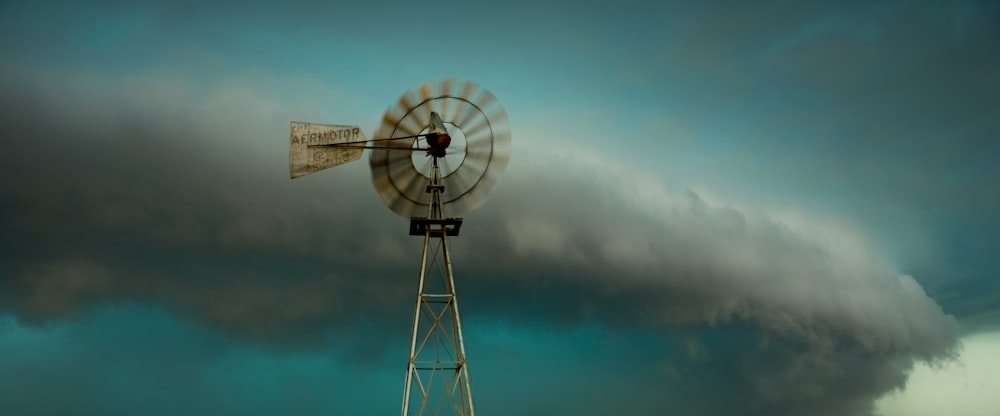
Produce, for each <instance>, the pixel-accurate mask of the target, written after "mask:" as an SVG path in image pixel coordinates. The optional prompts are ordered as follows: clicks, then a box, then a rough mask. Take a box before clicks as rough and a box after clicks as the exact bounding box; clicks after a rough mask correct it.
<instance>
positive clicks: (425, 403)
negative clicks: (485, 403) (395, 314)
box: [402, 158, 475, 416]
mask: <svg viewBox="0 0 1000 416" xmlns="http://www.w3.org/2000/svg"><path fill="white" fill-rule="evenodd" d="M443 191H444V186H443V185H442V184H441V178H440V170H439V168H438V162H437V158H435V160H434V166H433V173H432V177H431V182H430V184H429V185H428V186H427V192H428V193H430V194H431V204H430V207H429V210H428V211H429V212H428V215H427V217H414V218H411V219H410V235H417V236H421V235H422V236H423V237H424V246H423V254H422V255H421V258H420V279H419V282H418V284H417V300H416V310H415V311H414V316H413V335H412V337H411V339H410V359H409V363H408V364H407V370H406V385H405V387H404V390H403V413H402V414H403V416H408V415H438V414H441V411H442V410H443V409H451V411H448V412H446V414H452V412H453V414H455V415H468V416H472V415H474V414H475V411H474V408H473V405H472V394H471V392H470V390H469V367H468V365H466V360H465V341H464V339H463V338H462V322H461V319H460V317H459V313H458V297H457V295H456V292H455V278H454V274H453V273H452V267H451V253H450V252H449V247H448V237H454V236H458V231H459V229H460V228H461V226H462V219H461V218H444V217H443V212H442V206H441V193H442V192H443ZM438 278H439V279H438Z"/></svg>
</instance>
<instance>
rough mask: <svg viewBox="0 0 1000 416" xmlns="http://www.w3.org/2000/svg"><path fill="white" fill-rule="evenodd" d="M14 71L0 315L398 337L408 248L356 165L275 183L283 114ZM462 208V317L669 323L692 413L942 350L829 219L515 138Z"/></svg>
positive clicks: (804, 408)
mask: <svg viewBox="0 0 1000 416" xmlns="http://www.w3.org/2000/svg"><path fill="white" fill-rule="evenodd" d="M34 80H35V78H32V77H24V76H23V75H22V76H17V75H12V76H10V77H5V79H4V83H3V91H4V94H3V99H2V104H0V109H3V110H4V111H3V114H4V120H3V122H2V123H0V125H2V126H3V132H2V136H3V137H4V138H5V140H4V149H3V150H4V151H3V153H2V156H0V161H2V164H0V166H2V170H0V193H2V195H4V198H3V205H2V208H0V209H2V215H0V221H2V222H0V231H2V235H3V237H2V240H0V247H2V251H0V252H2V254H0V256H2V257H0V260H2V262H0V264H3V270H2V272H3V275H4V279H3V280H2V281H0V310H2V311H4V312H7V313H12V314H14V315H15V316H17V317H18V318H19V319H21V320H23V321H24V322H28V323H41V322H47V321H52V320H65V319H72V317H73V316H74V315H75V314H78V313H80V312H81V311H84V310H86V309H87V308H88V307H89V305H93V304H95V303H105V302H139V303H154V304H157V305H160V306H162V307H165V308H167V309H168V310H171V311H174V312H176V313H179V314H181V315H183V316H186V317H188V318H189V319H191V320H193V321H196V322H201V323H204V324H206V325H210V326H213V327H215V328H220V329H222V330H223V331H226V332H227V333H229V334H231V335H233V336H235V337H237V338H239V339H246V340H255V341H256V342H259V343H261V345H270V346H275V347H280V348H294V349H299V348H312V349H317V348H329V347H330V346H331V345H336V346H337V347H336V348H347V349H350V348H351V347H349V345H351V344H352V342H357V343H359V344H360V345H363V347H362V348H360V349H359V350H357V351H353V352H351V351H349V352H351V353H352V354H355V355H358V356H364V357H367V358H368V359H380V357H381V354H380V353H379V345H384V342H385V339H386V338H384V337H392V336H394V335H389V334H398V333H404V332H405V327H406V323H407V321H408V317H407V314H408V312H407V311H408V309H409V307H407V306H406V305H407V304H408V303H409V301H408V299H410V296H412V294H411V293H410V289H411V288H412V284H413V282H412V280H413V276H412V275H413V273H414V266H415V260H416V259H415V254H416V253H417V244H418V243H419V242H418V241H416V240H415V239H413V238H410V237H407V236H404V235H402V234H403V233H402V231H403V230H404V229H405V221H404V220H402V219H399V218H397V217H395V216H393V215H392V214H391V213H389V211H388V210H387V209H385V208H384V207H382V206H381V205H380V204H379V203H378V201H377V198H376V197H375V195H374V192H372V191H371V190H369V189H367V188H368V183H367V182H368V180H367V177H366V174H365V172H364V167H363V166H351V167H345V168H343V169H338V170H335V171H330V172H324V173H323V174H322V175H315V176H312V177H307V178H305V179H302V180H297V181H294V182H293V181H290V180H288V179H286V178H287V171H286V170H285V166H284V162H285V157H286V153H285V152H286V149H285V139H284V134H286V131H287V125H286V123H287V120H286V118H288V115H286V114H281V113H280V112H273V113H268V112H267V111H261V110H260V108H265V109H266V108H269V107H268V102H267V100H266V99H261V100H253V99H233V100H226V99H220V98H218V97H230V96H232V92H231V91H212V90H210V91H207V92H208V93H209V95H210V97H208V98H207V99H204V101H202V99H194V98H193V97H190V96H186V95H184V94H183V93H177V91H178V90H177V89H176V87H177V86H175V85H172V84H171V83H169V82H166V83H163V84H158V83H157V82H150V83H149V84H147V85H144V84H142V83H136V84H129V85H122V86H121V88H116V89H114V90H113V91H109V92H107V93H106V94H103V95H95V94H93V93H92V92H88V90H87V87H86V85H82V84H80V83H78V82H76V81H73V80H69V81H62V82H56V84H55V85H56V87H57V88H54V87H52V86H49V87H46V88H49V90H46V89H45V88H38V87H36V86H34V85H33V84H35V82H33V81H34ZM49 81H52V80H49ZM151 81H152V80H151ZM52 82H55V81H52ZM95 82H98V83H100V82H101V80H100V79H97V80H96V81H95ZM88 84H89V83H88ZM39 85H40V84H39ZM140 85H144V86H141V87H139V86H140ZM52 90H58V91H59V94H58V95H55V94H52V93H51V92H50V91H52ZM181 90H182V89H181ZM202 93H203V94H204V93H205V92H204V91H203V92H202ZM201 97H204V96H203V95H202V96H201ZM205 102H207V103H210V104H211V105H212V106H216V105H217V104H218V103H220V102H222V103H225V104H226V105H227V106H224V107H222V106H217V108H220V110H219V111H214V112H206V113H202V112H201V110H204V109H205V107H204V106H205V105H206V104H204V103H205ZM179 108H184V109H185V110H177V109H179ZM247 114H251V115H253V114H257V115H258V117H255V118H249V117H248V116H246V115H247ZM467 219H468V222H469V223H468V226H467V227H465V231H464V235H463V236H462V237H460V238H459V239H456V240H455V259H456V270H457V273H459V276H461V283H460V285H461V287H460V289H461V290H462V291H463V295H464V296H465V298H464V299H466V301H465V302H464V303H463V308H464V310H465V311H466V312H467V313H468V314H470V316H483V317H485V316H494V317H498V318H500V319H503V320H505V321H507V322H509V323H510V325H513V326H515V327H516V326H520V325H542V326H545V327H553V326H554V327H557V328H558V327H562V328H573V327H577V326H580V325H584V324H587V323H591V322H597V323H599V324H601V325H606V326H609V327H611V328H619V329H629V330H649V331H653V332H654V333H658V334H661V336H666V335H668V334H681V335H683V334H687V335H686V338H684V339H685V340H686V341H684V342H685V343H686V344H685V345H687V346H688V347H687V348H688V351H689V353H688V359H690V360H693V361H694V362H695V363H697V362H699V360H702V361H701V362H703V364H700V365H693V367H687V369H686V370H685V369H683V368H682V369H676V368H675V369H674V370H672V371H675V372H677V371H679V372H680V373H679V374H689V376H690V377H691V378H693V379H694V380H696V381H697V383H696V384H697V385H699V386H703V387H704V388H706V389H708V388H714V387H718V386H723V385H725V386H728V387H727V388H728V389H730V390H731V392H732V393H733V395H732V397H733V400H732V402H729V403H723V404H719V403H714V402H712V401H706V402H704V404H701V406H704V408H705V409H707V410H706V411H709V412H728V413H733V412H736V413H740V412H750V411H754V412H765V413H768V414H802V413H808V414H816V415H822V414H831V415H833V414H837V415H844V414H865V413H866V412H868V411H869V410H870V407H871V404H872V401H873V400H874V399H875V398H877V397H879V396H880V395H881V394H883V393H885V392H887V391H889V390H891V389H893V388H897V387H900V386H902V385H903V383H904V381H905V374H906V371H907V370H908V369H909V368H910V366H911V365H912V363H913V362H914V360H931V361H933V360H940V359H946V358H947V357H949V355H950V353H951V352H952V349H953V347H954V346H955V345H954V343H955V333H954V330H955V328H954V321H953V319H952V318H950V317H949V316H947V315H946V314H944V313H943V312H942V311H941V309H940V308H939V307H938V306H937V304H936V303H935V302H934V301H933V300H932V299H930V298H929V297H927V296H926V294H925V293H924V292H923V290H922V289H921V287H920V285H919V284H917V283H916V282H915V281H914V280H913V279H912V278H910V277H907V276H903V275H899V274H897V273H896V272H895V271H893V270H891V269H890V268H889V267H887V266H886V265H885V264H884V263H883V262H882V260H881V259H880V258H879V257H878V256H877V255H875V254H874V253H873V252H871V250H870V249H869V248H867V245H866V244H867V243H866V240H865V235H864V233H863V232H861V231H859V230H853V229H852V228H850V226H849V225H848V224H840V223H836V222H828V221H826V220H822V219H814V218H811V217H810V216H809V215H807V214H795V213H774V212H766V211H763V210H760V209H754V208H745V207H739V206H734V205H730V204H726V203H725V202H721V201H716V200H714V199H713V198H712V197H710V196H707V195H706V194H704V193H699V192H695V191H690V192H688V193H680V194H674V193H670V192H668V191H666V190H665V189H664V187H663V186H662V185H661V184H660V183H659V181H658V180H657V179H656V177H655V176H652V175H649V174H644V173H643V172H642V170H641V169H636V168H629V167H624V166H618V165H616V164H615V162H614V161H613V160H607V159H606V158H604V157H602V155H600V154H588V153H587V152H586V151H585V150H584V151H580V150H574V151H572V152H565V153H559V152H555V153H553V152H543V153H537V152H536V153H528V152H523V151H522V152H520V153H516V154H515V155H514V161H513V162H512V165H511V167H510V172H509V175H508V176H507V178H506V179H505V182H504V184H503V185H501V189H500V190H499V192H498V193H497V195H496V196H495V198H494V200H493V201H491V203H490V204H488V205H487V206H486V207H485V208H484V209H481V210H479V211H475V212H473V213H470V214H469V215H468V216H467ZM362 318H364V319H362ZM365 325H375V326H377V327H381V328H386V330H384V331H376V333H371V332H365ZM331 328H332V330H333V331H334V333H335V334H336V335H335V337H337V338H335V339H336V340H337V342H335V343H331V338H329V334H330V332H329V330H330V329H331ZM704 328H719V330H720V331H726V330H733V331H737V332H738V333H739V334H742V335H740V336H736V337H733V338H729V339H724V340H722V341H719V340H715V341H713V340H712V339H711V337H710V336H706V335H704V334H703V333H702V332H701V331H702V330H703V329H704ZM727 328H729V329H727ZM352 334H353V335H352ZM362 334H363V335H362ZM362 336H363V337H364V339H363V340H362V339H361V338H360V337H362ZM352 337H353V338H352ZM380 337H383V338H381V340H380ZM728 343H738V344H739V345H740V347H739V348H733V347H731V346H729V345H726V344H728ZM345 345H346V346H345ZM644 361H645V360H644ZM652 361H656V359H655V358H654V359H652ZM674 364H675V365H676V363H674ZM682 367H683V366H682ZM702 370H704V371H703V372H702ZM709 370H711V371H709ZM685 371H687V372H694V375H690V373H685ZM649 377H653V378H652V379H651V380H650V381H651V382H660V383H663V385H664V388H666V386H668V385H670V383H668V381H669V379H666V378H656V377H654V376H649ZM661 377H662V376H661ZM651 397H652V396H651ZM651 397H647V399H648V400H652V398H651ZM609 400H610V401H611V402H614V400H613V399H610V398H609ZM650 403H652V404H650V406H652V407H651V408H657V407H658V406H657V405H656V404H655V402H650ZM621 405H624V403H622V404H621ZM692 406H698V405H697V404H693V405H692Z"/></svg>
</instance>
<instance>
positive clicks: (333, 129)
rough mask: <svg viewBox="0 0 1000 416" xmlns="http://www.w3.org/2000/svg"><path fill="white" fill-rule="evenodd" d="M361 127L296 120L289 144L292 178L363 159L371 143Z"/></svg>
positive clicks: (289, 164) (289, 163) (289, 169)
mask: <svg viewBox="0 0 1000 416" xmlns="http://www.w3.org/2000/svg"><path fill="white" fill-rule="evenodd" d="M367 140H368V139H366V138H365V133H364V132H363V131H361V128H359V127H358V126H342V125H335V124H316V123H305V122H301V121H293V122H292V125H291V134H290V135H289V143H288V171H289V174H290V175H291V177H292V179H295V178H298V177H300V176H305V175H308V174H310V173H313V172H318V171H321V170H323V169H327V168H331V167H334V166H338V165H343V164H345V163H348V162H353V161H355V160H358V159H360V158H361V153H362V152H364V146H365V144H366V143H367Z"/></svg>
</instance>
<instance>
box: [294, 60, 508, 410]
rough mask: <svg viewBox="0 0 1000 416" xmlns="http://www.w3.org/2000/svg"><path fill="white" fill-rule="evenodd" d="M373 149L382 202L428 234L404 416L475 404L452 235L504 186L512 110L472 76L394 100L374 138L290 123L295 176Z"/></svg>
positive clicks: (354, 130) (412, 229)
mask: <svg viewBox="0 0 1000 416" xmlns="http://www.w3.org/2000/svg"><path fill="white" fill-rule="evenodd" d="M364 149H371V152H370V153H371V154H370V158H369V166H370V167H371V174H372V184H373V185H374V186H375V190H376V192H378V195H379V197H380V198H381V199H382V202H384V203H385V204H386V206H388V207H389V208H390V209H392V211H393V212H395V213H396V214H398V215H400V216H403V217H405V218H408V219H409V221H410V226H409V234H410V235H413V236H422V237H423V238H424V245H423V250H422V254H421V258H420V273H419V280H418V283H417V297H416V308H415V311H414V318H413V331H412V335H411V338H410V355H409V361H408V364H407V370H406V384H405V386H404V390H403V409H402V414H403V416H407V415H411V414H415V415H425V414H429V415H438V414H456V415H468V416H472V415H474V414H475V412H474V409H473V405H472V394H471V392H470V383H469V367H468V365H467V361H466V355H465V342H464V339H463V337H462V324H461V319H460V316H459V313H458V297H457V296H456V291H455V279H454V276H453V273H452V263H451V254H450V252H449V245H448V237H456V236H458V233H459V230H460V229H461V227H462V218H459V217H455V215H459V214H461V213H463V212H466V211H468V210H471V209H474V208H476V207H478V206H479V205H481V204H482V203H483V202H484V201H485V200H486V198H487V197H488V196H489V194H490V193H491V192H492V191H493V189H494V188H495V187H496V185H497V183H498V181H499V179H500V175H501V174H502V173H503V170H504V169H505V168H506V166H507V160H508V159H509V157H510V128H509V122H508V119H507V113H506V112H505V111H504V109H503V107H501V106H500V104H499V103H498V102H497V100H496V98H495V97H494V96H493V94H491V93H490V92H489V91H487V90H485V89H483V88H481V87H479V86H478V85H476V84H475V83H472V82H468V81H457V80H453V79H446V80H442V81H438V82H428V83H425V84H423V85H421V86H420V87H418V88H417V89H415V90H412V91H409V92H407V93H406V94H403V96H402V97H400V99H399V101H398V102H397V103H396V105H394V106H392V107H390V108H389V109H388V110H386V112H385V115H383V117H382V123H381V125H380V126H379V128H378V130H377V131H376V132H375V136H374V138H373V139H371V140H369V139H367V138H366V137H365V135H364V132H362V131H361V129H360V128H359V127H357V126H348V125H328V124H314V123H303V122H292V123H291V134H290V143H289V153H288V162H289V172H290V175H291V178H292V179H295V178H298V177H301V176H304V175H308V174H310V173H313V172H317V171H320V170H323V169H327V168H330V167H334V166H337V165H341V164H345V163H348V162H352V161H355V160H358V159H360V158H361V154H362V152H363V151H364Z"/></svg>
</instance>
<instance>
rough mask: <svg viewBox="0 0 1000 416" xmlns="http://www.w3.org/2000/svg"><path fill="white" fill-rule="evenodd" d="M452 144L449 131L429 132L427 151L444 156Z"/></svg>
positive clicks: (433, 154) (435, 155)
mask: <svg viewBox="0 0 1000 416" xmlns="http://www.w3.org/2000/svg"><path fill="white" fill-rule="evenodd" d="M450 144H451V135H449V134H448V133H428V134H427V147H428V150H427V153H428V154H430V155H431V156H434V157H444V155H445V154H446V151H447V150H448V145H450Z"/></svg>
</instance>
